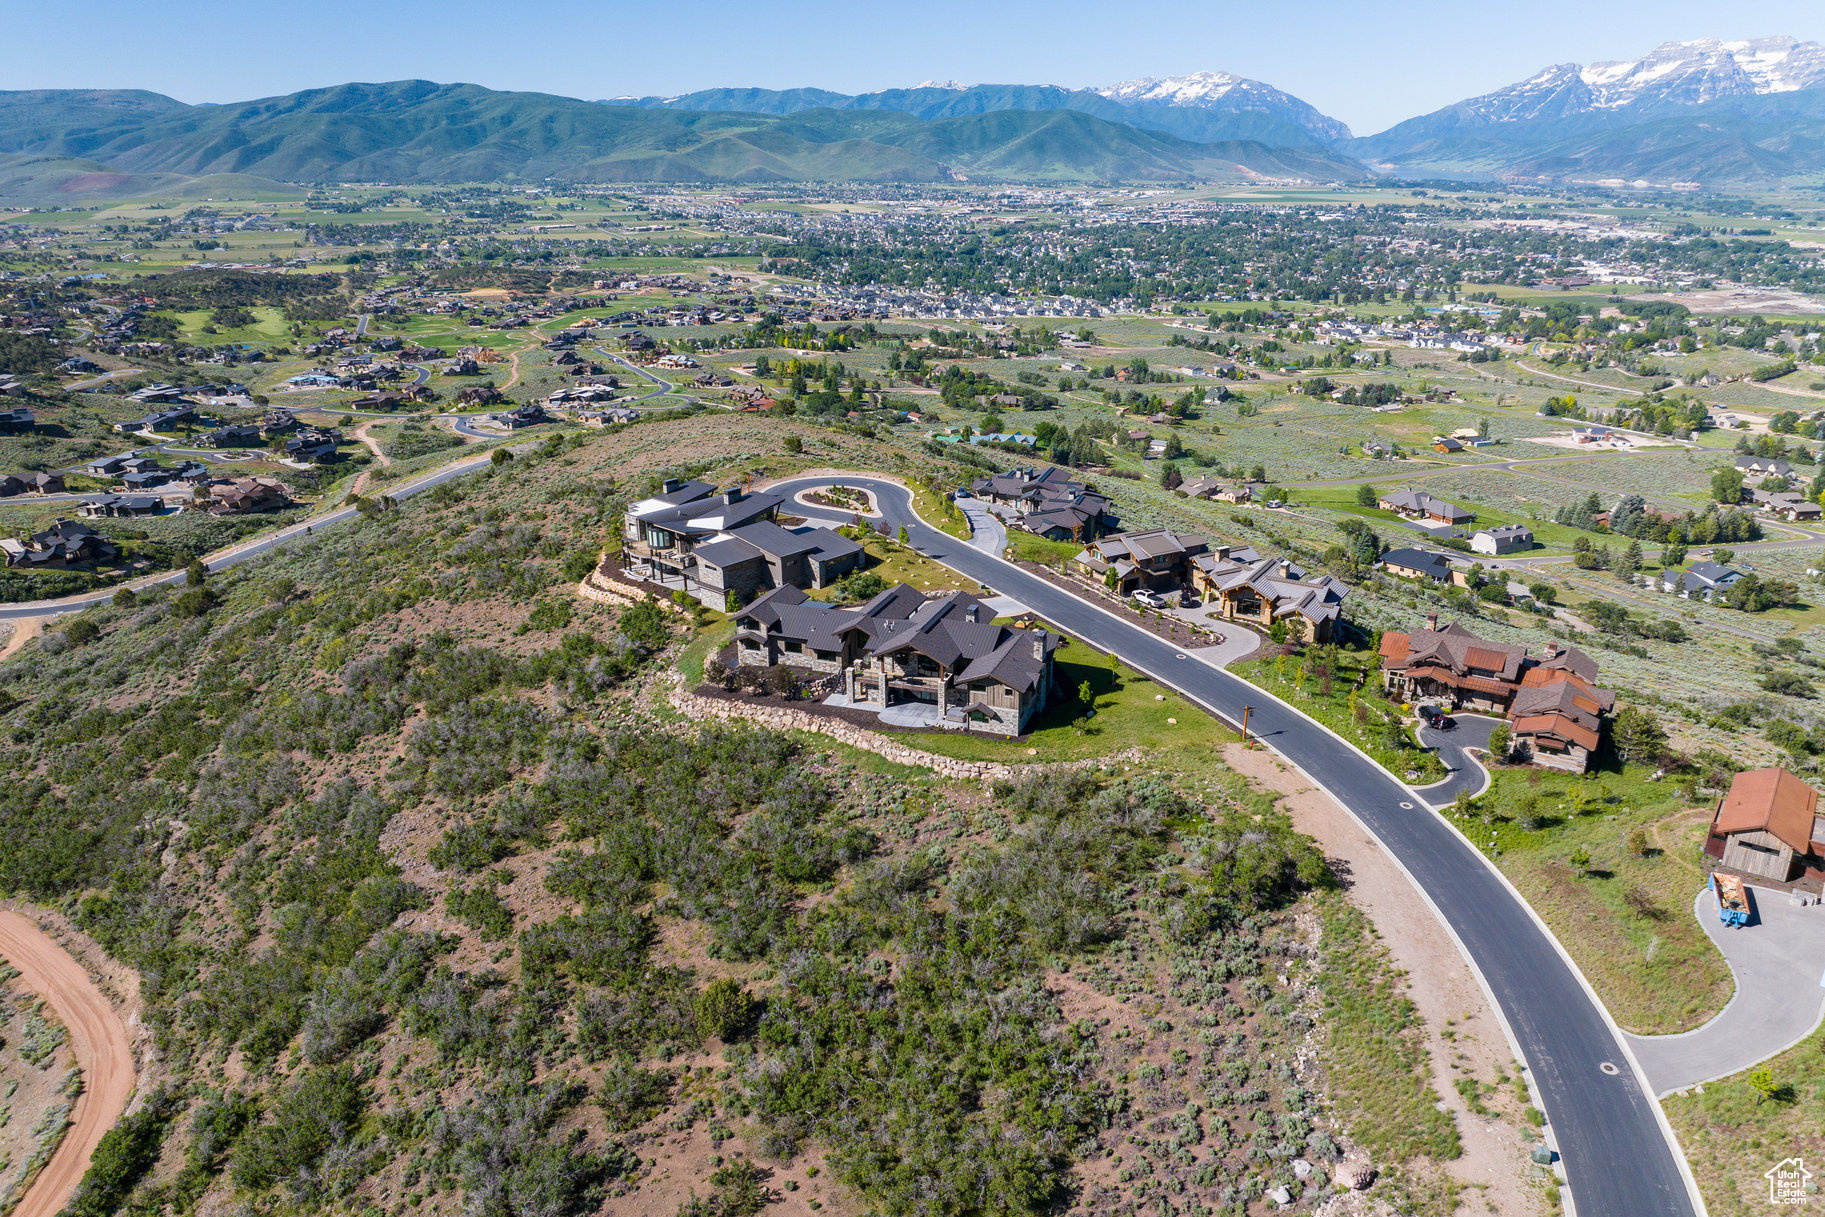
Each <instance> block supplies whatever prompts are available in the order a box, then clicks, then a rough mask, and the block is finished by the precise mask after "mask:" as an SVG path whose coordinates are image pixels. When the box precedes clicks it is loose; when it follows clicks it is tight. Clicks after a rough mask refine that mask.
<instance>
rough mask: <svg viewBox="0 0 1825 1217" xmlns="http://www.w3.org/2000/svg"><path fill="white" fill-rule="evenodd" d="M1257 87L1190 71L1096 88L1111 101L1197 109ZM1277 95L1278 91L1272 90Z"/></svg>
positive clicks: (1221, 74) (1225, 74)
mask: <svg viewBox="0 0 1825 1217" xmlns="http://www.w3.org/2000/svg"><path fill="white" fill-rule="evenodd" d="M1250 85H1256V86H1257V87H1259V88H1266V87H1267V86H1266V85H1258V84H1257V82H1256V81H1253V80H1249V79H1247V78H1245V77H1242V76H1236V75H1234V74H1232V73H1229V72H1193V73H1192V74H1191V75H1189V76H1167V77H1165V78H1164V79H1162V78H1160V77H1158V76H1142V77H1141V78H1140V79H1138V80H1124V81H1122V82H1121V83H1120V84H1113V85H1110V86H1109V87H1108V88H1106V89H1098V90H1097V92H1098V93H1101V94H1102V95H1103V96H1104V97H1107V98H1109V99H1110V100H1111V101H1119V102H1127V103H1133V102H1139V103H1141V104H1143V105H1165V106H1197V105H1207V104H1209V103H1210V102H1212V101H1215V100H1216V99H1218V98H1220V97H1226V96H1228V95H1229V94H1230V93H1231V92H1233V91H1234V90H1236V89H1247V88H1248V87H1249V86H1250ZM1273 91H1274V92H1276V93H1277V92H1279V90H1278V89H1276V90H1273Z"/></svg>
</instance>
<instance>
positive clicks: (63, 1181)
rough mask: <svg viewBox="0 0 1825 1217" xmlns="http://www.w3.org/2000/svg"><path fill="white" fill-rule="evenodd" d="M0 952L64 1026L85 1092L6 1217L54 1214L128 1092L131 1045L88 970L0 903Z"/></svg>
mask: <svg viewBox="0 0 1825 1217" xmlns="http://www.w3.org/2000/svg"><path fill="white" fill-rule="evenodd" d="M0 956H4V957H5V959H6V961H7V962H8V963H10V964H12V965H13V966H14V967H15V968H18V969H19V980H20V983H21V984H23V985H24V986H25V987H26V988H27V989H29V990H31V991H32V992H33V993H34V994H36V995H37V996H39V997H41V998H43V999H44V1001H45V1003H46V1004H47V1005H49V1006H50V1007H51V1009H52V1010H53V1011H55V1012H56V1014H57V1019H58V1021H59V1022H61V1023H62V1024H63V1025H64V1028H65V1029H66V1030H67V1031H68V1032H69V1033H70V1051H71V1053H72V1054H73V1055H74V1056H75V1057H76V1065H77V1067H78V1068H80V1069H81V1070H82V1084H83V1092H82V1094H81V1095H80V1096H79V1097H78V1098H77V1100H76V1106H75V1108H74V1109H73V1110H72V1112H71V1118H70V1127H69V1130H68V1131H67V1132H65V1133H64V1136H63V1141H62V1143H61V1144H59V1145H58V1146H57V1150H56V1152H55V1153H53V1154H52V1155H51V1160H50V1161H49V1162H47V1163H45V1166H44V1169H43V1170H42V1171H40V1172H39V1174H38V1177H37V1178H36V1179H34V1180H32V1186H31V1187H29V1188H28V1189H26V1193H25V1195H24V1196H23V1197H21V1198H20V1201H19V1205H18V1207H16V1208H15V1209H13V1211H12V1217H55V1214H57V1213H59V1212H61V1211H62V1210H63V1206H64V1205H65V1204H66V1203H68V1201H69V1199H70V1193H71V1192H73V1191H75V1190H76V1185H77V1184H78V1183H79V1182H81V1181H82V1176H83V1172H84V1171H86V1170H88V1168H89V1159H90V1157H91V1156H93V1155H94V1153H95V1147H96V1146H97V1145H99V1144H101V1139H102V1137H103V1136H104V1135H105V1134H106V1133H107V1131H108V1130H109V1129H110V1128H113V1127H114V1122H115V1121H116V1120H118V1119H120V1116H121V1113H122V1112H124V1111H126V1110H127V1100H129V1099H130V1098H132V1097H133V1049H132V1047H131V1045H130V1044H129V1043H128V1042H127V1029H126V1028H125V1027H123V1026H122V1025H121V1021H120V1016H119V1015H118V1014H116V1013H115V1012H114V1007H113V1006H112V1005H110V1004H109V1003H108V999H107V998H106V997H104V996H103V995H102V993H101V990H99V989H97V988H96V987H95V983H94V982H93V981H91V980H90V979H89V974H88V972H87V970H86V969H84V968H83V966H82V965H81V964H80V963H78V962H77V961H76V959H75V957H73V956H72V955H71V954H70V953H69V952H68V951H66V950H64V949H63V947H62V946H60V945H59V944H58V942H57V940H56V939H54V938H52V937H51V936H50V935H49V934H47V933H45V932H44V931H43V930H42V929H40V928H39V927H38V925H37V923H36V922H34V921H33V920H32V919H31V918H29V917H27V916H25V915H24V914H23V913H17V912H14V911H13V910H11V909H6V910H0Z"/></svg>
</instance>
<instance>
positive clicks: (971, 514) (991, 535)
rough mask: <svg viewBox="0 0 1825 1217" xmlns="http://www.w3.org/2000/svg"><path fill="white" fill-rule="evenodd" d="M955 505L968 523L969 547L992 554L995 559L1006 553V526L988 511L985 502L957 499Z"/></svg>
mask: <svg viewBox="0 0 1825 1217" xmlns="http://www.w3.org/2000/svg"><path fill="white" fill-rule="evenodd" d="M956 503H957V507H958V509H959V510H961V511H962V512H963V515H964V518H965V519H967V520H968V521H969V522H970V544H971V545H974V546H975V547H976V548H977V549H979V550H981V551H982V552H983V553H985V554H994V555H995V556H996V557H997V558H999V557H1000V556H1001V555H1002V554H1004V553H1006V552H1007V548H1008V530H1007V525H1005V524H1003V523H1002V522H1001V519H1000V517H998V516H997V515H996V514H995V513H994V512H993V511H990V510H989V505H988V501H987V500H985V499H977V498H967V499H957V500H956Z"/></svg>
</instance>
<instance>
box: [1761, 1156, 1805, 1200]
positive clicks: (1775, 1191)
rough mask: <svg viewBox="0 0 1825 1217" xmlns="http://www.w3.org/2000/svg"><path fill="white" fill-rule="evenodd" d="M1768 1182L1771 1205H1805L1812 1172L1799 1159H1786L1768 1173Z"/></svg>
mask: <svg viewBox="0 0 1825 1217" xmlns="http://www.w3.org/2000/svg"><path fill="white" fill-rule="evenodd" d="M1764 1178H1766V1179H1767V1180H1768V1203H1769V1204H1804V1203H1805V1202H1806V1199H1807V1197H1806V1183H1807V1180H1809V1179H1811V1178H1812V1172H1811V1171H1809V1170H1807V1169H1806V1164H1805V1163H1804V1162H1802V1161H1800V1159H1798V1158H1784V1159H1782V1160H1781V1161H1779V1162H1776V1163H1775V1164H1774V1165H1773V1166H1772V1167H1770V1168H1769V1169H1768V1170H1767V1171H1766V1172H1764Z"/></svg>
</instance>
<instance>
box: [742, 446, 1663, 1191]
mask: <svg viewBox="0 0 1825 1217" xmlns="http://www.w3.org/2000/svg"><path fill="white" fill-rule="evenodd" d="M835 480H836V479H833V478H828V477H825V478H798V479H792V480H788V481H784V482H781V483H779V484H777V485H774V486H770V487H769V490H771V491H772V492H774V493H777V494H784V495H788V496H790V495H793V494H796V493H798V492H799V491H800V490H806V489H810V488H812V487H814V486H818V485H829V484H832V483H833V482H834V481H835ZM841 480H842V481H843V483H844V484H845V485H851V486H855V485H860V486H863V487H865V488H867V489H868V490H871V491H873V492H874V494H875V497H876V501H877V502H878V503H880V505H881V509H882V513H883V515H884V516H885V517H886V519H887V522H888V524H889V525H890V526H891V527H894V528H896V529H897V528H898V527H899V526H901V525H905V527H906V529H907V533H908V536H909V538H910V540H911V542H912V544H913V545H914V546H915V547H916V548H918V550H919V551H920V552H921V553H923V554H925V555H926V556H927V557H930V558H932V559H934V560H936V561H939V562H942V563H943V564H944V565H946V566H949V567H950V568H951V569H953V570H955V571H957V572H959V573H960V574H963V575H965V576H967V577H969V578H972V579H975V580H977V581H978V582H980V583H983V584H985V585H987V586H989V587H991V588H994V589H995V590H996V591H997V592H1000V593H1002V594H1003V595H1007V596H1012V597H1013V598H1014V599H1016V600H1018V601H1020V602H1021V603H1022V604H1025V605H1027V606H1028V607H1030V608H1031V609H1032V610H1033V611H1034V612H1035V613H1037V614H1039V616H1040V617H1041V618H1042V619H1044V620H1046V621H1048V622H1050V623H1052V624H1053V625H1055V626H1057V627H1058V628H1059V629H1061V630H1064V631H1066V632H1068V633H1070V634H1072V635H1073V636H1075V637H1077V638H1079V639H1082V640H1083V641H1084V642H1086V643H1088V644H1090V645H1091V646H1094V647H1096V648H1097V649H1098V650H1102V651H1110V652H1114V653H1115V654H1116V655H1118V656H1120V657H1121V659H1122V660H1123V661H1124V662H1126V663H1128V664H1129V665H1130V666H1131V667H1134V668H1136V669H1138V670H1140V671H1142V672H1144V673H1146V674H1147V675H1149V676H1151V677H1152V678H1153V679H1155V680H1157V681H1159V682H1160V683H1161V684H1163V685H1167V686H1170V687H1171V688H1174V689H1177V690H1178V691H1179V692H1181V693H1183V694H1184V695H1185V696H1186V697H1188V698H1190V699H1191V700H1193V701H1195V702H1197V703H1198V704H1200V705H1202V706H1203V707H1204V708H1205V709H1206V710H1208V711H1210V712H1211V713H1213V714H1216V715H1218V716H1219V717H1221V718H1223V719H1225V720H1227V721H1229V722H1230V723H1232V724H1234V723H1239V722H1240V721H1241V719H1242V711H1243V707H1245V706H1247V707H1250V708H1251V711H1250V718H1249V724H1250V728H1251V735H1252V736H1253V738H1255V739H1256V740H1258V741H1259V742H1261V743H1263V744H1266V745H1267V746H1268V747H1270V748H1272V749H1274V750H1275V751H1276V752H1278V753H1279V754H1280V755H1281V756H1283V757H1285V758H1286V759H1287V760H1289V761H1291V762H1292V763H1293V764H1294V765H1296V766H1297V767H1298V768H1299V769H1300V770H1301V771H1303V772H1304V773H1305V774H1306V776H1307V777H1309V778H1311V779H1312V781H1313V782H1314V783H1316V784H1317V785H1319V786H1321V787H1322V788H1324V789H1325V790H1326V791H1328V792H1329V793H1330V794H1331V796H1332V797H1333V798H1335V799H1336V800H1337V801H1338V802H1339V803H1341V804H1342V805H1343V806H1344V807H1345V808H1347V809H1348V810H1349V811H1350V813H1351V814H1352V815H1353V816H1355V817H1356V819H1357V820H1358V821H1359V822H1360V823H1361V824H1362V825H1363V827H1364V828H1365V829H1367V830H1368V831H1369V832H1370V833H1372V834H1374V836H1375V837H1376V838H1377V839H1378V840H1379V841H1381V843H1382V845H1383V846H1384V847H1385V848H1386V849H1387V850H1388V852H1389V853H1390V854H1391V855H1392V856H1393V857H1394V859H1395V860H1396V861H1397V862H1398V863H1399V864H1400V865H1401V866H1402V868H1403V869H1405V870H1406V871H1407V873H1408V874H1409V875H1411V876H1412V878H1413V881H1414V883H1415V885H1416V886H1417V887H1418V888H1419V890H1420V891H1421V892H1422V893H1423V894H1424V895H1425V896H1426V897H1427V899H1428V901H1429V902H1430V903H1431V904H1432V906H1433V907H1434V908H1435V909H1437V910H1438V913H1439V917H1440V919H1441V921H1443V923H1444V924H1445V926H1446V927H1447V928H1448V929H1449V930H1450V931H1451V933H1452V934H1453V936H1454V937H1455V938H1456V939H1457V940H1458V942H1459V944H1460V945H1461V946H1462V947H1463V950H1464V953H1465V956H1466V957H1467V958H1468V959H1469V960H1470V962H1471V966H1472V967H1473V968H1475V969H1476V970H1477V972H1478V974H1479V976H1480V977H1481V979H1482V981H1483V983H1484V984H1485V985H1486V986H1487V988H1488V990H1489V992H1490V995H1491V997H1493V998H1494V1000H1495V1003H1496V1006H1497V1008H1498V1010H1499V1011H1500V1012H1501V1014H1502V1017H1503V1019H1504V1021H1505V1023H1506V1025H1507V1028H1508V1031H1509V1033H1510V1037H1511V1038H1512V1039H1513V1041H1514V1043H1515V1046H1516V1047H1517V1049H1518V1050H1519V1052H1520V1054H1521V1057H1522V1059H1523V1061H1524V1062H1525V1063H1526V1065H1527V1067H1528V1069H1529V1080H1530V1082H1531V1084H1532V1086H1533V1089H1534V1093H1535V1094H1536V1095H1537V1096H1538V1098H1539V1101H1540V1106H1541V1107H1542V1108H1543V1109H1544V1111H1545V1112H1546V1115H1547V1117H1548V1120H1549V1121H1550V1131H1551V1134H1552V1137H1553V1142H1554V1144H1555V1146H1556V1148H1557V1149H1558V1151H1559V1153H1560V1154H1561V1155H1562V1157H1563V1159H1564V1165H1565V1172H1566V1178H1567V1181H1568V1183H1569V1186H1570V1188H1571V1192H1572V1197H1573V1202H1574V1204H1575V1205H1576V1207H1577V1209H1578V1211H1579V1212H1580V1213H1583V1214H1586V1215H1587V1217H1683V1215H1688V1214H1692V1215H1695V1214H1696V1213H1697V1212H1698V1211H1699V1209H1698V1204H1697V1202H1696V1199H1695V1196H1696V1190H1695V1188H1694V1186H1693V1185H1692V1184H1691V1182H1690V1177H1689V1174H1688V1173H1687V1171H1686V1170H1685V1164H1684V1161H1683V1159H1682V1158H1681V1157H1680V1156H1679V1154H1678V1151H1677V1149H1676V1148H1675V1143H1674V1140H1673V1135H1672V1130H1671V1128H1670V1127H1669V1126H1668V1125H1667V1124H1666V1123H1665V1121H1664V1119H1663V1117H1662V1116H1661V1113H1660V1107H1659V1104H1658V1103H1657V1102H1656V1101H1655V1099H1654V1096H1653V1095H1652V1094H1650V1093H1649V1092H1648V1091H1647V1090H1646V1089H1645V1088H1644V1086H1643V1084H1642V1081H1641V1077H1640V1075H1639V1073H1638V1072H1637V1070H1636V1068H1635V1067H1634V1062H1633V1061H1632V1060H1631V1059H1630V1057H1629V1055H1628V1048H1627V1046H1626V1045H1625V1044H1624V1043H1623V1042H1622V1039H1621V1032H1620V1031H1619V1030H1618V1029H1617V1028H1616V1026H1615V1024H1614V1023H1613V1022H1612V1021H1611V1020H1610V1018H1609V1015H1608V1012H1607V1011H1606V1010H1605V1009H1604V1008H1603V1006H1602V1004H1601V1003H1600V1002H1599V1001H1598V1000H1597V998H1596V995H1595V994H1594V993H1592V992H1591V990H1590V989H1589V988H1588V986H1586V985H1585V984H1584V982H1583V980H1582V978H1581V977H1580V976H1579V974H1578V973H1577V972H1576V971H1575V970H1574V969H1573V968H1572V966H1571V964H1570V962H1569V960H1568V959H1567V958H1566V956H1565V955H1564V954H1563V953H1562V951H1561V950H1560V948H1559V946H1558V944H1557V942H1556V941H1555V940H1554V939H1553V938H1552V937H1551V936H1550V935H1549V934H1548V933H1547V932H1546V929H1545V927H1544V925H1543V924H1542V923H1541V922H1540V921H1539V919H1538V918H1536V917H1535V916H1534V914H1533V911H1532V910H1531V909H1530V908H1528V906H1527V905H1526V903H1525V902H1524V901H1523V900H1522V899H1521V897H1520V896H1519V894H1517V893H1516V892H1515V890H1514V889H1513V888H1512V887H1511V886H1509V885H1508V883H1507V882H1506V881H1505V880H1504V879H1503V878H1502V877H1501V875H1500V874H1499V873H1498V872H1497V871H1496V870H1495V869H1494V867H1492V866H1491V865H1490V864H1489V863H1488V862H1487V860H1486V859H1484V858H1483V856H1482V855H1481V854H1479V853H1477V851H1476V850H1474V849H1473V848H1471V846H1470V844H1469V842H1467V841H1466V840H1464V838H1463V837H1462V836H1460V835H1459V834H1458V832H1457V831H1456V830H1455V829H1453V828H1452V827H1451V826H1450V824H1448V823H1447V822H1446V821H1445V820H1444V819H1443V818H1441V817H1440V816H1438V815H1437V814H1435V813H1434V812H1432V811H1430V810H1429V809H1427V808H1426V806H1425V805H1424V804H1423V803H1422V802H1421V800H1420V798H1419V796H1418V795H1417V794H1415V793H1414V792H1413V791H1412V790H1409V789H1408V788H1407V787H1405V786H1403V785H1401V784H1400V783H1399V782H1397V781H1395V780H1394V778H1392V777H1391V776H1389V774H1388V773H1387V772H1386V771H1385V770H1383V769H1382V768H1381V767H1380V766H1378V765H1376V764H1375V763H1374V762H1373V761H1371V760H1369V758H1368V757H1366V756H1364V755H1363V754H1362V753H1360V752H1358V751H1356V749H1354V748H1352V747H1350V746H1349V745H1348V744H1346V743H1344V742H1343V741H1342V740H1341V739H1340V738H1339V737H1338V736H1336V735H1334V734H1332V733H1331V732H1329V731H1327V730H1326V729H1325V728H1323V727H1321V726H1319V725H1318V724H1317V723H1315V722H1313V721H1312V720H1311V719H1309V718H1306V717H1305V716H1304V715H1302V714H1300V713H1298V712H1297V711H1295V710H1294V709H1293V708H1292V707H1290V706H1288V705H1286V704H1284V703H1282V702H1280V701H1279V700H1277V699H1276V698H1274V697H1272V696H1270V695H1268V694H1267V693H1265V692H1263V691H1262V690H1260V689H1258V688H1255V687H1254V686H1252V685H1250V684H1248V683H1246V682H1245V681H1243V680H1241V679H1240V678H1238V677H1235V676H1231V675H1230V674H1229V673H1227V672H1224V671H1222V670H1220V669H1218V668H1216V667H1213V666H1211V665H1209V664H1205V663H1200V662H1198V661H1197V660H1196V659H1193V658H1192V657H1191V656H1189V655H1188V654H1187V653H1186V652H1184V651H1181V650H1179V649H1178V648H1177V647H1175V646H1174V645H1173V644H1172V643H1170V642H1167V641H1166V640H1164V639H1162V638H1158V637H1156V636H1154V635H1152V634H1149V633H1147V632H1146V631H1145V630H1142V629H1139V628H1137V627H1135V626H1133V625H1130V624H1128V623H1127V622H1126V621H1123V620H1121V619H1120V618H1119V617H1116V616H1114V615H1112V614H1110V613H1107V612H1104V611H1103V610H1102V609H1099V608H1097V607H1095V606H1094V605H1092V604H1090V603H1089V602H1087V601H1085V600H1082V599H1079V598H1078V597H1077V596H1075V595H1073V594H1071V593H1070V592H1067V591H1065V590H1064V589H1062V588H1059V587H1056V586H1054V585H1053V584H1051V583H1048V582H1046V581H1045V580H1043V579H1040V578H1038V577H1036V576H1034V575H1030V574H1028V573H1027V572H1026V571H1023V570H1021V569H1020V568H1018V567H1016V566H1013V565H1012V564H1010V563H1007V562H1004V561H1001V560H999V559H997V558H995V557H992V556H990V555H988V554H985V553H983V552H982V551H981V550H978V549H976V548H975V547H974V546H972V545H970V544H969V543H968V542H966V541H960V540H958V539H957V538H955V537H952V536H949V535H948V534H945V533H941V532H938V531H937V530H936V529H933V528H931V527H929V526H928V525H926V524H925V523H924V521H922V520H920V519H919V518H918V517H917V516H916V515H915V514H914V513H913V510H912V500H911V496H910V495H909V494H908V492H907V491H906V489H905V488H904V487H902V486H900V485H898V484H897V483H894V482H889V481H886V480H884V479H879V478H869V477H866V476H861V475H852V476H845V477H844V478H842V479H841ZM806 514H813V513H811V512H809V511H807V512H806ZM822 518H823V519H825V520H826V521H829V522H839V523H840V522H841V517H839V516H838V515H837V514H836V513H830V514H829V515H826V516H823V517H822Z"/></svg>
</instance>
